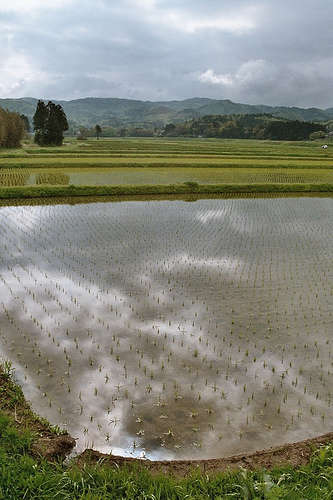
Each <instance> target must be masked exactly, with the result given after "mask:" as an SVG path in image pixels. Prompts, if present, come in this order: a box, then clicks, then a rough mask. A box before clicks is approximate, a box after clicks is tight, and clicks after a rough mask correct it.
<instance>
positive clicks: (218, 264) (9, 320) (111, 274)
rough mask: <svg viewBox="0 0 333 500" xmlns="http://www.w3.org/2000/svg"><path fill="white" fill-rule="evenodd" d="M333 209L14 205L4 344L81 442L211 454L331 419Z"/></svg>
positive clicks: (304, 202)
mask: <svg viewBox="0 0 333 500" xmlns="http://www.w3.org/2000/svg"><path fill="white" fill-rule="evenodd" d="M332 210H333V206H332V200H331V199H330V198H295V199H292V198H276V199H270V200H268V199H228V200H226V199H215V200H209V199H207V200H198V201H196V202H195V203H186V202H182V201H147V202H115V203H93V204H90V205H87V204H86V205H85V204H82V205H79V204H77V205H67V204H64V205H45V206H42V205H39V206H38V205H37V206H18V207H15V206H9V207H3V208H1V209H0V230H1V234H2V238H1V241H0V246H1V252H0V255H1V257H0V286H1V288H2V290H3V293H2V294H1V305H0V319H1V332H2V333H1V335H0V345H1V353H2V354H3V355H4V357H6V358H8V359H10V360H11V361H12V362H13V364H14V365H15V368H16V371H17V376H18V379H19V381H20V383H21V384H22V386H23V388H24V391H25V393H26V395H27V398H28V399H29V400H31V401H32V402H33V407H34V410H35V411H37V412H38V413H40V414H42V415H43V416H45V417H47V418H48V419H49V420H50V421H51V422H52V423H54V424H57V425H60V426H65V427H66V428H67V429H68V430H69V432H70V433H71V434H72V435H73V436H74V437H77V438H78V447H77V449H78V451H79V450H80V449H82V448H83V447H85V446H86V444H87V443H88V441H87V440H88V439H89V444H91V443H92V442H94V445H95V447H97V448H98V449H100V450H101V451H110V450H111V449H112V450H113V452H116V453H122V454H126V453H127V452H131V453H132V454H133V455H139V454H140V453H141V451H142V449H144V450H145V453H146V455H147V456H148V457H150V456H151V457H161V458H163V457H173V456H175V457H177V458H181V457H184V458H194V457H201V458H202V457H203V456H206V457H210V456H212V453H214V455H215V456H218V455H225V454H229V453H238V452H243V451H251V450H254V449H256V448H266V447H267V446H272V445H275V444H279V443H280V441H281V439H283V441H291V440H297V439H298V438H306V437H310V436H311V435H313V434H321V433H323V432H325V431H326V430H327V431H329V430H330V420H331V417H332V409H331V406H330V401H331V393H330V390H329V387H330V378H331V370H332V368H331V366H332V360H331V351H330V350H329V348H328V347H329V342H330V338H329V335H330V331H329V322H330V320H331V317H330V312H331V305H332V295H331V294H330V289H331V282H330V265H331V262H332V248H333V247H332V234H333V231H332V220H333V217H332V215H333V214H332ZM323 249H325V250H323ZM162 395H163V398H162ZM45 399H47V401H46V404H45ZM162 405H163V410H162V408H161V406H162ZM161 410H162V411H161ZM139 418H140V421H137V419H139ZM309 422H311V427H310V426H309V425H308V423H309ZM193 424H194V425H193ZM109 426H111V427H112V432H111V431H107V429H108V428H109ZM194 428H195V431H194V430H193V429H194ZM193 434H195V440H193ZM281 435H282V436H283V438H281ZM106 436H107V437H106ZM216 436H223V439H222V437H221V439H220V438H217V437H216ZM254 436H255V438H254ZM134 442H135V446H133V443H134ZM213 442H214V447H212V443H213ZM212 449H213V450H214V452H212Z"/></svg>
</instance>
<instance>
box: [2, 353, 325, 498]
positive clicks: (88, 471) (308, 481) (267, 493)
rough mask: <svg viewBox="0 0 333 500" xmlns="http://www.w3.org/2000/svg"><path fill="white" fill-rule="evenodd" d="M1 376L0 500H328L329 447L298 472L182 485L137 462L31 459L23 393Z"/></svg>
mask: <svg viewBox="0 0 333 500" xmlns="http://www.w3.org/2000/svg"><path fill="white" fill-rule="evenodd" d="M0 370H1V372H2V380H3V382H2V384H1V387H0V394H1V399H0V499H6V500H11V499H13V500H14V499H15V500H20V499H26V500H29V499H36V500H37V499H38V500H41V499H43V500H46V499H57V500H62V499H80V500H83V499H86V500H93V499H99V500H103V499H113V500H115V499H131V500H132V499H140V500H144V499H147V500H148V499H149V500H153V499H168V500H173V499H179V500H181V499H184V498H187V499H193V500H194V499H195V500H200V499H215V500H218V499H227V498H237V499H267V500H270V499H283V500H289V499H290V500H296V499H297V500H300V499H311V500H329V499H332V495H333V443H331V444H329V445H327V446H323V447H321V448H319V449H318V450H317V451H316V452H315V453H314V454H313V457H312V459H311V461H310V463H309V464H308V465H306V466H302V467H300V468H298V469H294V468H293V467H291V466H288V467H283V468H275V469H273V470H272V471H269V472H267V471H265V470H261V471H247V470H245V469H240V470H239V471H234V472H229V473H223V474H222V473H221V474H218V475H215V476H208V475H207V474H205V473H202V472H199V471H195V472H193V473H192V474H191V475H190V476H189V477H186V478H184V479H177V478H174V477H171V476H168V475H162V474H160V475H158V476H156V475H152V474H151V473H149V472H148V471H147V470H146V469H145V467H144V462H141V461H139V462H138V463H137V464H136V465H135V466H134V467H133V466H132V467H130V468H129V467H110V466H107V464H103V463H100V464H98V465H95V466H92V465H85V466H82V467H78V466H77V465H76V464H75V461H74V460H73V461H72V462H69V463H68V464H64V463H62V462H61V461H55V462H49V461H47V460H45V459H42V458H34V457H33V456H32V454H31V451H32V448H31V447H32V443H33V442H34V440H35V439H36V436H35V435H34V433H32V432H31V431H29V428H27V427H26V426H23V428H22V425H20V419H18V418H17V413H16V407H17V406H18V405H22V404H23V405H24V404H25V403H24V400H23V394H22V391H21V389H20V388H19V387H18V386H17V385H16V384H15V383H13V381H12V379H11V366H10V363H6V362H4V363H3V364H2V367H0ZM10 407H11V408H12V411H9V408H10Z"/></svg>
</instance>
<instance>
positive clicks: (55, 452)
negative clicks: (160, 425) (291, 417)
mask: <svg viewBox="0 0 333 500" xmlns="http://www.w3.org/2000/svg"><path fill="white" fill-rule="evenodd" d="M0 410H1V411H3V412H4V413H6V414H7V415H9V416H10V417H11V420H12V422H13V424H14V425H15V426H16V427H17V428H18V429H23V430H26V429H28V430H30V431H31V432H33V433H34V434H35V436H36V439H35V441H34V443H33V445H32V453H33V455H34V456H36V457H37V456H40V457H43V458H45V459H47V460H50V461H51V460H55V459H59V458H60V459H64V458H65V457H66V456H67V455H68V454H69V453H70V452H71V451H72V450H73V448H74V447H75V439H73V438H72V437H71V436H69V435H68V434H66V433H59V432H55V430H54V429H52V427H51V426H50V425H49V424H48V422H46V421H44V420H43V419H40V418H39V417H38V416H37V415H35V414H34V413H33V412H32V411H31V409H30V406H29V403H28V402H27V401H26V400H25V399H24V396H23V393H22V390H21V388H20V387H19V386H17V385H16V384H15V383H13V381H12V378H11V376H10V375H9V374H8V373H4V372H3V370H2V369H1V367H0ZM331 442H333V432H330V433H328V434H325V435H323V436H320V437H317V438H312V439H307V440H305V441H300V442H298V443H289V444H285V445H283V446H276V447H274V448H270V449H268V450H262V451H257V452H255V453H245V454H240V455H234V456H231V457H227V458H218V459H211V460H174V461H169V460H162V461H150V460H140V459H134V458H127V457H118V456H114V455H105V454H102V453H100V452H98V451H95V450H85V451H84V452H83V453H81V454H80V455H79V456H78V457H77V458H76V460H75V462H76V463H77V464H78V465H79V466H82V465H83V464H91V465H96V464H98V463H103V464H105V465H109V466H116V467H119V466H124V465H125V466H129V467H131V466H133V465H135V466H140V467H146V468H147V469H148V470H149V471H150V472H151V473H154V474H171V475H174V476H178V477H180V476H186V475H188V474H190V473H191V472H193V471H194V470H200V471H201V472H204V473H206V474H210V475H213V474H217V473H219V472H223V471H226V470H228V469H237V468H239V467H244V468H247V469H255V468H262V467H265V468H266V469H270V468H272V467H274V466H278V465H287V464H289V465H293V466H294V467H298V466H300V465H303V464H305V463H307V462H308V461H309V459H310V457H311V455H312V454H313V452H314V451H315V450H316V449H317V448H319V447H320V446H321V445H326V444H329V443H331Z"/></svg>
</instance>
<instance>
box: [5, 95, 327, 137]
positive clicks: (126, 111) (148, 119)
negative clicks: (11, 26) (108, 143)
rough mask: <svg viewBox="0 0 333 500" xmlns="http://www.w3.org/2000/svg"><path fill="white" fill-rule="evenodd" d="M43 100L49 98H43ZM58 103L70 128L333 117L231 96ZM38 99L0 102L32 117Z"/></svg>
mask: <svg viewBox="0 0 333 500" xmlns="http://www.w3.org/2000/svg"><path fill="white" fill-rule="evenodd" d="M44 101H45V102H47V101H48V99H44ZM52 101H53V102H54V103H55V104H60V105H61V106H62V108H63V110H64V112H65V113H66V115H67V119H68V123H69V125H70V129H71V131H75V130H78V129H79V127H86V128H88V129H89V128H91V127H95V125H96V124H99V125H100V126H101V127H104V128H105V127H114V128H119V127H133V128H144V129H154V128H160V129H162V128H163V127H164V126H165V125H166V124H168V123H173V124H180V123H183V122H185V121H188V120H192V119H195V118H200V117H203V116H206V115H235V114H241V115H251V114H255V115H258V114H262V113H264V114H270V115H272V116H275V117H279V118H283V119H290V120H300V121H313V122H321V123H325V122H328V121H330V120H333V108H330V109H327V110H326V111H323V110H321V109H317V108H309V109H301V108H295V107H294V108H287V107H271V106H264V105H256V106H252V105H249V104H239V103H234V102H232V101H230V100H227V99H224V100H214V99H206V98H193V99H186V100H184V101H163V102H162V101H161V102H151V101H137V100H130V99H116V98H92V97H88V98H85V99H77V100H72V101H55V100H54V99H52ZM37 102H38V99H35V98H31V97H25V98H21V99H0V106H1V107H2V108H4V109H8V110H9V111H15V112H18V113H19V114H23V115H26V116H28V117H29V119H30V122H31V123H32V117H33V115H34V113H35V111H36V106H37Z"/></svg>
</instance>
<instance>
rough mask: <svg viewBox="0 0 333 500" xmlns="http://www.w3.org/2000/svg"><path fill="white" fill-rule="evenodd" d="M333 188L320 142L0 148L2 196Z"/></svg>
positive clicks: (331, 166)
mask: <svg viewBox="0 0 333 500" xmlns="http://www.w3.org/2000/svg"><path fill="white" fill-rule="evenodd" d="M101 174H102V176H101ZM32 177H33V179H34V180H31V178H32ZM28 179H30V180H29V181H28ZM29 184H30V185H29ZM332 191H333V157H332V152H331V149H330V148H328V149H321V148H320V145H319V144H318V143H308V142H306V143H304V142H299V143H285V142H284V143H276V142H267V141H244V140H243V141H236V140H224V141H222V140H202V139H201V140H200V139H193V140H176V139H173V140H170V139H141V140H138V139H124V140H120V139H101V140H99V141H97V140H90V141H85V142H78V141H76V140H73V141H71V142H68V143H67V144H65V145H64V146H63V147H62V148H39V147H36V146H34V145H33V144H29V145H28V147H24V148H22V149H20V150H13V151H9V150H2V151H1V152H0V198H2V199H5V198H9V199H13V198H42V197H52V198H53V197H66V196H75V197H77V196H121V195H163V194H173V195H183V194H193V193H194V194H197V195H205V194H208V195H211V194H224V193H250V194H253V193H316V192H318V193H323V192H332Z"/></svg>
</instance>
